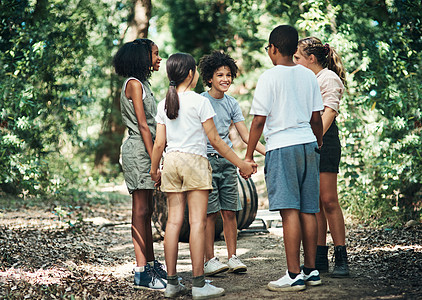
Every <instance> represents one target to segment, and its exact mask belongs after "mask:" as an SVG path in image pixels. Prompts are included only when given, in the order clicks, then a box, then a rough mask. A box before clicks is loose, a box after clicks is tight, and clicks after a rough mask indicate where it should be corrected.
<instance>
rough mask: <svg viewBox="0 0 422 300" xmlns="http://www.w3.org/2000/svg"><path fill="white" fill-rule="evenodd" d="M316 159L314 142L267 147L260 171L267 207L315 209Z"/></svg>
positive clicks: (317, 209) (318, 158)
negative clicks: (266, 194)
mask: <svg viewBox="0 0 422 300" xmlns="http://www.w3.org/2000/svg"><path fill="white" fill-rule="evenodd" d="M319 160H320V154H319V150H318V146H317V143H316V142H312V143H308V144H301V145H294V146H289V147H284V148H278V149H274V150H271V151H268V152H267V153H266V155H265V168H264V173H265V182H266V184H267V191H268V201H269V206H270V207H269V209H270V210H272V211H274V210H280V209H298V210H299V211H300V212H303V213H317V212H319Z"/></svg>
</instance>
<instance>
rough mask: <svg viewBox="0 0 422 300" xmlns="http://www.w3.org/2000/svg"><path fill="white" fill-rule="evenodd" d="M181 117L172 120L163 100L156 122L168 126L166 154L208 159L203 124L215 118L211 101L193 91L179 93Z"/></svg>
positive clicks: (159, 105)
mask: <svg viewBox="0 0 422 300" xmlns="http://www.w3.org/2000/svg"><path fill="white" fill-rule="evenodd" d="M178 95H179V115H178V117H177V118H176V119H174V120H170V119H169V118H168V117H167V115H166V112H165V111H164V106H165V102H166V100H165V99H164V100H162V101H161V102H160V103H159V104H158V107H157V116H156V117H155V120H156V121H157V123H159V124H164V125H165V126H166V138H167V148H166V153H170V152H174V151H179V152H187V153H193V154H197V155H201V156H203V157H207V135H206V133H205V130H204V128H203V127H202V123H203V122H205V121H206V120H208V119H211V118H212V117H214V116H215V112H214V110H213V108H212V106H211V103H210V101H209V100H208V99H207V98H205V97H204V96H201V95H199V94H197V93H195V92H193V91H188V92H183V93H179V94H178Z"/></svg>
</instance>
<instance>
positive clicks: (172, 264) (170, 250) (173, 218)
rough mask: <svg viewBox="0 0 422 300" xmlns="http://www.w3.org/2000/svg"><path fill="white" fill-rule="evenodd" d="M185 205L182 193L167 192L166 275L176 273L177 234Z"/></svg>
mask: <svg viewBox="0 0 422 300" xmlns="http://www.w3.org/2000/svg"><path fill="white" fill-rule="evenodd" d="M185 206H186V197H185V194H184V193H167V208H168V218H167V224H166V233H165V235H164V256H165V259H166V266H167V274H168V276H172V275H176V264H177V254H178V250H179V235H180V230H181V228H182V225H183V219H184V214H185Z"/></svg>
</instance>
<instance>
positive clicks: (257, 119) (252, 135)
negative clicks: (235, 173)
mask: <svg viewBox="0 0 422 300" xmlns="http://www.w3.org/2000/svg"><path fill="white" fill-rule="evenodd" d="M266 120H267V117H266V116H257V115H255V116H254V117H253V120H252V124H251V130H250V132H249V141H248V149H247V150H246V156H245V159H246V160H247V161H253V152H254V150H255V148H256V145H257V144H258V141H259V138H260V137H261V134H262V130H263V129H264V125H265V121H266Z"/></svg>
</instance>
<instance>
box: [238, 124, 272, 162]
mask: <svg viewBox="0 0 422 300" xmlns="http://www.w3.org/2000/svg"><path fill="white" fill-rule="evenodd" d="M234 126H235V127H236V129H237V132H239V135H240V137H241V138H242V141H244V142H245V143H246V144H247V143H248V142H249V132H248V128H246V125H245V122H244V121H240V122H237V123H234ZM255 150H256V151H258V152H259V153H261V154H262V155H265V146H264V145H262V144H261V142H259V141H258V143H257V145H256V148H255Z"/></svg>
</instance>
